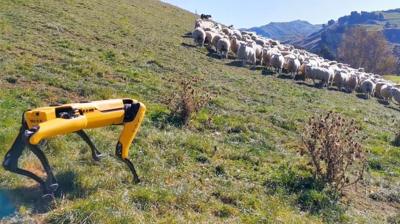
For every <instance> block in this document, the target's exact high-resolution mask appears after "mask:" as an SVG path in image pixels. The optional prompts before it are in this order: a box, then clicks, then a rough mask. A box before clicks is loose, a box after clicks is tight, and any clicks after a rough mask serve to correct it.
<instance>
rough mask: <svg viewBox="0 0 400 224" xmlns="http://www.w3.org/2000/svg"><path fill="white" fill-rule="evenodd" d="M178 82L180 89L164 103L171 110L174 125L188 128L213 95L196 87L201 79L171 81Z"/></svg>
mask: <svg viewBox="0 0 400 224" xmlns="http://www.w3.org/2000/svg"><path fill="white" fill-rule="evenodd" d="M169 81H170V82H176V83H178V85H179V89H178V90H177V91H176V92H174V93H173V94H172V95H171V96H169V97H167V98H166V99H165V100H164V101H165V103H166V104H167V105H168V107H169V109H170V110H171V115H172V116H171V117H172V121H173V122H174V123H178V124H181V125H184V126H187V125H188V124H189V122H190V120H191V119H192V117H193V116H194V114H196V113H198V112H199V111H200V110H201V109H202V108H204V107H205V106H206V105H207V104H208V103H209V101H210V100H211V99H212V95H211V94H210V93H208V91H207V90H206V89H204V88H198V87H195V85H196V84H197V83H199V82H200V81H201V79H199V78H189V79H182V80H169Z"/></svg>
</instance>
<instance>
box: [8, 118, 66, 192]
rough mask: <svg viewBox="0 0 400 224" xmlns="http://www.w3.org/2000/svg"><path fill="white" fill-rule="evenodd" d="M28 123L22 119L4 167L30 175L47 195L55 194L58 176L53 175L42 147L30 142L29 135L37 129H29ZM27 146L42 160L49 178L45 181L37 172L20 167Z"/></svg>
mask: <svg viewBox="0 0 400 224" xmlns="http://www.w3.org/2000/svg"><path fill="white" fill-rule="evenodd" d="M27 129H28V128H27V125H26V123H25V122H24V120H23V121H22V126H21V128H20V131H19V134H18V136H17V138H16V139H15V141H14V143H13V145H12V146H11V148H10V150H9V151H8V152H7V154H6V156H5V158H4V161H3V167H4V169H6V170H8V171H10V172H13V173H17V174H20V175H23V176H26V177H29V178H31V179H33V180H35V181H36V182H38V183H39V184H40V186H41V187H42V189H43V192H44V194H45V195H49V194H50V195H51V194H53V193H54V192H55V191H56V190H57V188H58V184H57V182H56V178H55V177H54V175H53V172H52V170H51V167H50V165H49V162H48V161H47V158H46V156H45V155H44V154H43V152H42V151H41V149H40V148H39V147H38V146H37V145H31V144H29V143H28V140H29V137H30V135H31V134H32V133H34V131H35V130H27ZM26 146H29V149H30V150H31V151H32V152H33V153H34V154H35V155H36V157H37V158H38V159H39V160H40V162H41V164H42V166H43V168H44V170H45V172H46V174H47V179H46V181H44V180H43V179H42V178H40V177H39V176H37V175H36V174H34V173H32V172H30V171H28V170H24V169H21V168H19V167H18V161H19V158H20V157H21V155H22V153H23V151H24V149H25V147H26Z"/></svg>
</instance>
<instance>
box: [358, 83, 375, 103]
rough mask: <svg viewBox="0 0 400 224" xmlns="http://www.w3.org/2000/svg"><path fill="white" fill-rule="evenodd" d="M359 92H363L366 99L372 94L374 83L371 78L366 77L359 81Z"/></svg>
mask: <svg viewBox="0 0 400 224" xmlns="http://www.w3.org/2000/svg"><path fill="white" fill-rule="evenodd" d="M360 87H361V92H362V93H364V94H365V96H366V97H367V99H368V98H369V97H370V96H373V95H374V91H375V83H374V82H373V81H372V80H371V79H367V80H364V81H362V82H361V86H360Z"/></svg>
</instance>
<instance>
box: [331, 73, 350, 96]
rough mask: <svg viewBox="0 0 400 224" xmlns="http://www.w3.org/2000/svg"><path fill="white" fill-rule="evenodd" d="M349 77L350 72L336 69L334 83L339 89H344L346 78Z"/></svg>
mask: <svg viewBox="0 0 400 224" xmlns="http://www.w3.org/2000/svg"><path fill="white" fill-rule="evenodd" d="M347 79H348V74H347V73H346V72H344V71H343V70H336V71H335V74H334V75H333V79H332V85H335V86H336V87H337V89H338V90H339V91H341V90H342V87H345V85H346V80H347Z"/></svg>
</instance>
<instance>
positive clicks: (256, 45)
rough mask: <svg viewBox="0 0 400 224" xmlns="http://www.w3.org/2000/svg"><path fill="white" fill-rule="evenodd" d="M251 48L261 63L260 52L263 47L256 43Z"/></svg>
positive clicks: (261, 52)
mask: <svg viewBox="0 0 400 224" xmlns="http://www.w3.org/2000/svg"><path fill="white" fill-rule="evenodd" d="M253 48H254V50H255V52H256V58H257V60H258V61H259V62H260V64H262V59H263V58H262V54H263V48H262V47H261V46H260V45H258V44H253Z"/></svg>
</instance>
